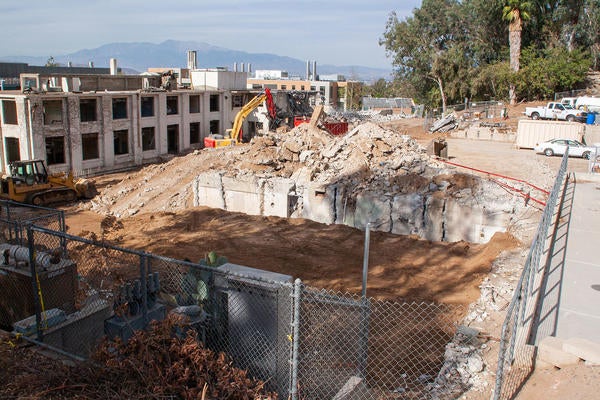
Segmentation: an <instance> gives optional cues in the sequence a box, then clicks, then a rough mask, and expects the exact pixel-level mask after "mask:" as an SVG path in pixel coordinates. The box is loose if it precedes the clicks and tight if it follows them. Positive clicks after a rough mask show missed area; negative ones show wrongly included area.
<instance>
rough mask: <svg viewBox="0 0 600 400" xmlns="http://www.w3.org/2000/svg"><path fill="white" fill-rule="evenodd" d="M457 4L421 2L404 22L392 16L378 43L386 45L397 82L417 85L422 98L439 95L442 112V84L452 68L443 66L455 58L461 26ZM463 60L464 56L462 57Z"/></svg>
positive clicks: (432, 0) (448, 0) (440, 0)
mask: <svg viewBox="0 0 600 400" xmlns="http://www.w3.org/2000/svg"><path fill="white" fill-rule="evenodd" d="M459 6H460V3H459V2H458V1H455V0H423V3H422V5H421V8H418V9H415V10H414V11H413V16H412V17H408V18H407V19H406V20H404V21H400V20H398V17H397V15H396V14H395V13H391V14H390V16H389V18H388V22H387V24H386V29H385V32H384V34H383V37H382V38H381V39H380V41H379V43H380V45H382V46H385V49H386V52H387V54H388V56H391V57H392V64H393V65H394V67H395V68H396V74H397V76H398V77H399V78H400V79H406V80H409V81H410V82H411V83H412V84H413V85H414V86H415V87H418V86H420V87H421V90H420V94H421V96H424V95H426V94H427V93H430V91H431V90H432V88H435V90H437V91H438V93H439V101H440V102H441V103H442V109H443V110H444V111H445V109H446V102H447V95H446V88H445V85H446V83H447V79H452V78H451V76H448V73H449V72H452V71H451V69H449V68H447V67H446V65H445V63H446V62H447V61H448V60H453V61H454V59H455V57H454V56H455V54H456V51H451V49H452V48H453V46H455V45H456V44H457V43H459V42H461V40H462V37H463V34H464V29H463V28H464V24H463V23H462V22H461V21H460V18H459V13H458V11H459ZM463 57H464V55H463Z"/></svg>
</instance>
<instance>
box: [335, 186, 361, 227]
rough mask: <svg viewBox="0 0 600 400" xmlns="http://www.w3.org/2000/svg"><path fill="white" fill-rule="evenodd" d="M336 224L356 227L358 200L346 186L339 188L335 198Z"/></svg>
mask: <svg viewBox="0 0 600 400" xmlns="http://www.w3.org/2000/svg"><path fill="white" fill-rule="evenodd" d="M335 210H336V216H335V223H336V224H340V225H348V226H354V213H355V211H356V198H355V197H354V196H353V195H352V193H350V191H349V190H348V189H347V188H346V187H345V186H338V187H337V191H336V196H335Z"/></svg>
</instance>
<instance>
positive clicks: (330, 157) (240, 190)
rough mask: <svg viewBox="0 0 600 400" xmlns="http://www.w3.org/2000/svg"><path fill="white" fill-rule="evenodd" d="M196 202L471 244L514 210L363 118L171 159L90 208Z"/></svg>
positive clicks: (124, 211) (493, 189) (474, 180)
mask: <svg viewBox="0 0 600 400" xmlns="http://www.w3.org/2000/svg"><path fill="white" fill-rule="evenodd" d="M194 206H209V207H213V208H222V209H225V210H228V211H235V212H242V213H246V214H251V215H273V216H279V217H283V218H295V217H301V218H307V219H311V220H313V221H316V222H321V223H326V224H333V223H335V224H344V225H348V226H352V227H356V228H363V227H364V226H365V224H366V223H367V222H374V223H375V222H376V223H377V225H378V226H379V227H378V228H377V229H378V230H382V231H387V232H392V233H395V234H416V235H419V236H420V237H423V238H426V239H428V240H436V241H437V240H442V241H459V240H466V241H474V242H477V243H485V242H487V240H489V238H491V236H492V235H493V233H494V232H497V231H498V230H504V229H505V227H506V226H507V224H508V223H509V222H510V221H511V219H512V218H513V216H514V213H515V210H516V208H517V207H518V205H516V204H515V201H514V200H510V199H509V200H508V201H507V200H506V196H505V192H504V189H502V188H501V187H500V186H498V185H496V184H493V183H491V182H488V181H486V180H484V179H481V178H479V177H476V176H473V175H468V174H464V173H459V172H456V170H454V169H451V168H450V167H448V166H447V165H446V164H445V163H442V162H441V161H439V160H437V159H436V158H434V157H430V156H429V155H427V153H426V150H425V148H424V147H422V146H421V145H419V144H418V143H417V142H416V141H415V140H414V139H412V138H411V137H410V136H408V135H402V134H401V133H398V132H397V131H394V130H390V129H386V128H383V127H381V126H380V125H378V124H376V123H373V122H364V123H361V124H359V125H357V126H356V127H355V128H354V129H352V130H351V131H350V132H348V133H347V134H346V135H344V136H334V135H330V134H329V133H328V132H326V131H323V130H320V129H319V128H317V127H313V126H311V125H310V124H300V125H299V126H297V127H295V128H294V129H292V130H291V131H289V132H270V133H269V134H267V135H264V136H257V137H255V138H253V139H252V141H251V142H250V143H249V144H248V145H240V146H233V147H225V148H217V149H214V148H212V149H203V150H198V151H195V152H194V153H191V154H188V155H187V156H184V157H175V158H173V159H172V160H170V161H168V162H166V163H164V164H160V165H153V166H148V167H146V168H143V169H142V170H140V171H139V172H137V173H134V174H131V175H130V176H128V177H127V178H126V179H125V180H123V182H121V183H119V184H118V185H116V186H114V187H109V188H106V189H105V190H103V192H102V195H101V196H98V197H97V198H96V199H94V200H93V201H92V202H90V205H89V206H88V208H92V209H94V210H95V211H98V212H101V213H104V214H109V215H114V216H116V217H124V216H131V215H135V214H137V213H138V212H142V211H143V212H152V211H177V210H183V209H186V208H191V207H194ZM467 208H468V209H470V210H471V211H470V213H469V218H470V219H469V220H468V221H465V220H464V219H463V217H462V212H463V210H464V209H467ZM465 223H466V224H468V225H469V226H472V227H473V228H472V229H469V230H465V229H464V228H463V227H462V225H463V224H465Z"/></svg>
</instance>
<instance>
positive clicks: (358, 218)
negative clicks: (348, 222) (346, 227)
mask: <svg viewBox="0 0 600 400" xmlns="http://www.w3.org/2000/svg"><path fill="white" fill-rule="evenodd" d="M391 217H392V203H391V201H390V199H388V198H385V197H382V196H381V195H377V194H376V193H369V192H364V193H361V194H359V195H358V196H356V210H355V212H354V226H355V227H356V228H359V229H364V228H365V227H366V226H367V223H369V222H371V223H372V226H373V229H375V230H378V231H384V232H389V231H390V230H391V229H392V219H391Z"/></svg>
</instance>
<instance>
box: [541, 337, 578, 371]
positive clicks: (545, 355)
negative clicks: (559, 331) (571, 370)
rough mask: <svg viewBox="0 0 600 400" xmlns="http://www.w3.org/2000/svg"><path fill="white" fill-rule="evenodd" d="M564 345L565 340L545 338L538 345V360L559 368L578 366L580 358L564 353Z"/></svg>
mask: <svg viewBox="0 0 600 400" xmlns="http://www.w3.org/2000/svg"><path fill="white" fill-rule="evenodd" d="M563 343H564V341H563V339H560V338H557V337H555V336H548V337H546V338H544V339H543V340H542V341H541V342H540V344H539V345H538V355H537V358H538V360H542V361H545V362H547V363H549V364H552V365H554V366H556V367H558V368H564V367H566V366H567V365H573V364H577V363H578V362H579V357H577V356H576V355H573V354H570V353H567V352H566V351H564V350H563Z"/></svg>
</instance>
